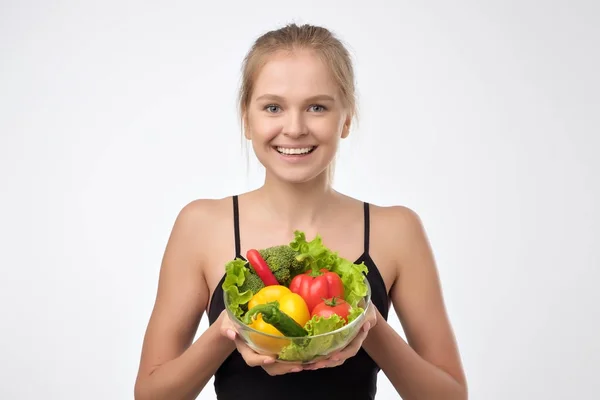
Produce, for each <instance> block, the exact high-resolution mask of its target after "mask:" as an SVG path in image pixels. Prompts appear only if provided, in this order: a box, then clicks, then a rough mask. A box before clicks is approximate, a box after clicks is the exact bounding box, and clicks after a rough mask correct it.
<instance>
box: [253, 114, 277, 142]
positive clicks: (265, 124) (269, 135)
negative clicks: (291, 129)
mask: <svg viewBox="0 0 600 400" xmlns="http://www.w3.org/2000/svg"><path fill="white" fill-rule="evenodd" d="M249 128H250V132H251V136H252V140H256V141H270V140H272V139H273V138H275V137H276V136H277V135H278V134H279V133H280V132H281V128H282V127H281V123H280V122H278V121H277V120H276V119H275V118H256V119H254V120H251V121H250V124H249Z"/></svg>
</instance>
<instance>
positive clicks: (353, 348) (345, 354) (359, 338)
mask: <svg viewBox="0 0 600 400" xmlns="http://www.w3.org/2000/svg"><path fill="white" fill-rule="evenodd" d="M367 334H368V331H366V330H364V329H363V330H361V331H360V332H359V333H358V335H356V337H355V338H354V339H352V341H351V342H350V343H349V344H348V345H347V346H346V347H344V348H343V349H342V350H340V351H338V352H337V353H334V354H332V355H331V356H330V357H329V358H330V359H331V360H332V361H334V362H335V361H341V360H345V359H347V358H350V357H353V356H355V355H356V353H358V351H359V350H360V348H361V346H362V344H363V342H364V341H365V339H366V338H367Z"/></svg>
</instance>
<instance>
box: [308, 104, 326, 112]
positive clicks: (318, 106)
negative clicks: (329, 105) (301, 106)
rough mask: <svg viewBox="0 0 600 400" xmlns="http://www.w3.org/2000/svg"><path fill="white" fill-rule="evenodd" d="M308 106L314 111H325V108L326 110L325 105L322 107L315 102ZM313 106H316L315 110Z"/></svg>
mask: <svg viewBox="0 0 600 400" xmlns="http://www.w3.org/2000/svg"><path fill="white" fill-rule="evenodd" d="M310 108H311V109H312V111H314V112H323V111H325V110H326V108H325V107H323V106H321V105H318V104H315V105H313V106H310ZM315 108H316V110H315Z"/></svg>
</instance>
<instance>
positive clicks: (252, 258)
mask: <svg viewBox="0 0 600 400" xmlns="http://www.w3.org/2000/svg"><path fill="white" fill-rule="evenodd" d="M246 259H247V260H248V262H249V263H250V266H251V267H252V268H253V269H254V271H255V272H256V275H258V276H259V277H260V279H261V280H262V281H263V283H264V284H265V286H269V285H279V282H278V281H277V278H275V275H273V272H272V271H271V269H270V268H269V265H268V264H267V262H266V261H265V260H264V259H263V258H262V256H261V255H260V253H259V252H258V250H255V249H250V250H248V252H247V253H246Z"/></svg>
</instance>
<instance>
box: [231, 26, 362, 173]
mask: <svg viewBox="0 0 600 400" xmlns="http://www.w3.org/2000/svg"><path fill="white" fill-rule="evenodd" d="M304 49H306V50H312V51H314V52H315V54H316V55H317V56H319V57H320V58H321V60H322V61H323V62H324V63H325V64H326V65H327V66H328V67H329V69H330V70H331V72H332V74H333V77H334V79H335V80H336V83H337V84H338V86H339V89H340V93H341V96H342V102H343V104H344V106H345V107H346V108H347V109H348V111H349V112H350V115H351V117H352V118H355V117H356V116H357V101H356V87H355V82H354V80H355V78H354V68H353V65H352V59H351V57H350V53H349V52H348V50H347V49H346V47H345V46H344V44H343V43H342V42H341V41H340V39H338V38H337V37H336V36H335V35H334V34H333V33H332V32H331V31H330V30H328V29H326V28H323V27H320V26H315V25H309V24H304V25H296V24H288V25H286V26H284V27H282V28H280V29H277V30H272V31H269V32H267V33H265V34H263V35H262V36H260V37H259V38H258V39H256V41H255V42H254V44H253V45H252V47H251V48H250V50H249V51H248V53H247V55H246V57H245V58H244V61H243V64H242V80H241V85H240V90H239V95H238V108H239V117H240V121H241V125H242V132H243V130H244V129H245V121H244V115H245V114H246V110H247V109H248V106H249V104H250V99H251V97H252V91H253V89H254V82H255V80H256V77H257V75H258V73H259V72H260V70H261V68H262V66H264V65H265V64H266V62H267V61H268V57H269V56H270V55H273V54H274V53H276V52H280V51H290V52H292V51H294V50H304ZM329 175H330V178H331V177H332V175H333V163H332V165H331V168H330V170H329Z"/></svg>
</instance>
